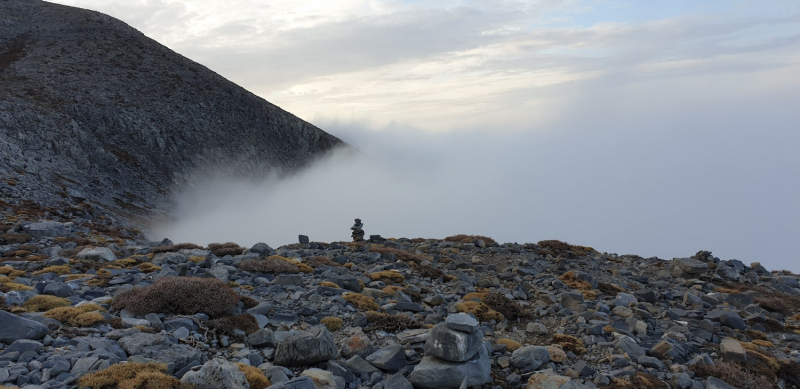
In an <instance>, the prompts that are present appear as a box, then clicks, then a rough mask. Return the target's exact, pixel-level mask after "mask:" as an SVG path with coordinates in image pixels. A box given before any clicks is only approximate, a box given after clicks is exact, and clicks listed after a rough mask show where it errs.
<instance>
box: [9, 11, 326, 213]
mask: <svg viewBox="0 0 800 389" xmlns="http://www.w3.org/2000/svg"><path fill="white" fill-rule="evenodd" d="M0 15H1V16H0V178H2V180H0V194H2V196H3V197H4V198H5V199H6V200H8V199H12V202H14V203H16V202H18V201H20V200H29V201H34V202H36V203H37V204H39V205H44V206H54V205H57V204H59V203H60V202H61V201H62V200H66V201H67V202H74V200H78V201H84V200H86V201H88V202H90V203H92V204H94V205H96V206H98V205H99V206H101V207H103V208H105V209H108V210H111V211H113V212H112V213H114V214H117V215H119V214H142V213H147V212H148V211H152V210H156V211H163V210H164V209H166V208H167V201H168V200H169V193H168V191H169V190H170V188H173V187H174V186H175V185H185V184H191V183H192V182H193V179H194V178H196V177H197V176H202V174H200V175H195V176H193V174H195V173H197V172H198V171H200V172H203V173H207V172H209V171H216V170H223V171H224V172H226V173H227V174H236V175H241V176H245V177H256V178H257V177H262V176H264V175H265V174H266V173H267V172H269V171H275V169H289V170H291V169H295V168H298V167H301V166H303V165H305V164H307V163H308V162H309V161H310V160H311V159H312V158H314V157H315V156H318V155H320V154H321V153H324V152H325V151H327V150H330V149H331V148H332V147H335V146H337V145H340V144H342V142H341V141H340V140H338V139H337V138H335V137H333V136H331V135H329V134H327V133H325V132H323V131H322V130H320V129H318V128H316V127H314V126H313V125H311V124H309V123H307V122H305V121H303V120H301V119H299V118H297V117H295V116H293V115H291V114H290V113H288V112H285V111H283V110H281V109H280V108H278V107H276V106H275V105H272V104H270V103H269V102H267V101H265V100H263V99H261V98H259V97H257V96H255V95H253V94H252V93H250V92H248V91H246V90H244V89H243V88H241V87H239V86H237V85H235V84H233V83H231V82H230V81H228V80H226V79H224V78H222V77H221V76H219V75H217V74H216V73H214V72H212V71H211V70H209V69H207V68H205V67H203V66H201V65H199V64H197V63H195V62H192V61H191V60H189V59H187V58H185V57H183V56H181V55H179V54H177V53H175V52H173V51H171V50H169V49H168V48H166V47H164V46H162V45H160V44H159V43H158V42H155V41H153V40H152V39H149V38H147V37H146V36H144V35H143V34H142V33H140V32H139V31H137V30H135V29H134V28H132V27H130V26H128V25H126V24H125V23H123V22H121V21H119V20H116V19H114V18H111V17H109V16H107V15H103V14H100V13H98V12H94V11H89V10H83V9H78V8H72V7H66V6H62V5H56V4H51V3H46V2H43V1H39V0H4V1H0Z"/></svg>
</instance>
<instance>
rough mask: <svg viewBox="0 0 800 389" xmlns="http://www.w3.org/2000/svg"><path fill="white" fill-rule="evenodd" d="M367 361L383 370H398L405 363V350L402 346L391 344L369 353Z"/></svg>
mask: <svg viewBox="0 0 800 389" xmlns="http://www.w3.org/2000/svg"><path fill="white" fill-rule="evenodd" d="M367 362H369V363H370V365H372V366H375V367H377V368H378V369H381V370H384V371H398V370H400V369H402V368H403V367H405V366H406V364H407V362H406V352H405V350H403V346H401V345H399V344H393V345H391V346H387V347H384V348H382V349H380V350H378V351H375V352H374V353H372V354H370V355H369V356H368V357H367Z"/></svg>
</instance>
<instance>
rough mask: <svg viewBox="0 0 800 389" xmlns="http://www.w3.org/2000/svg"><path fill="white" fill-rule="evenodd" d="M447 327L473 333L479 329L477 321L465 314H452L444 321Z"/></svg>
mask: <svg viewBox="0 0 800 389" xmlns="http://www.w3.org/2000/svg"><path fill="white" fill-rule="evenodd" d="M444 322H445V323H446V324H447V326H448V327H450V328H451V329H454V330H456V331H461V332H466V333H468V334H472V333H475V332H476V331H478V328H480V324H481V323H479V322H478V320H476V319H475V318H474V317H472V316H470V315H468V314H466V313H453V314H450V315H447V318H446V319H445V320H444Z"/></svg>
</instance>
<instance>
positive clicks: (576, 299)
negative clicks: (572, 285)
mask: <svg viewBox="0 0 800 389" xmlns="http://www.w3.org/2000/svg"><path fill="white" fill-rule="evenodd" d="M559 302H560V303H561V305H563V306H564V308H567V309H569V310H570V311H572V312H577V313H580V312H583V311H585V310H586V307H584V306H583V294H580V293H574V292H566V293H562V294H561V298H560V301H559Z"/></svg>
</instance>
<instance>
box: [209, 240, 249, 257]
mask: <svg viewBox="0 0 800 389" xmlns="http://www.w3.org/2000/svg"><path fill="white" fill-rule="evenodd" d="M208 249H209V250H211V253H212V254H214V255H216V256H218V257H224V256H226V255H241V254H242V253H243V252H244V250H245V248H244V247H242V246H239V245H238V244H236V243H233V242H227V243H211V244H209V245H208Z"/></svg>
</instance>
